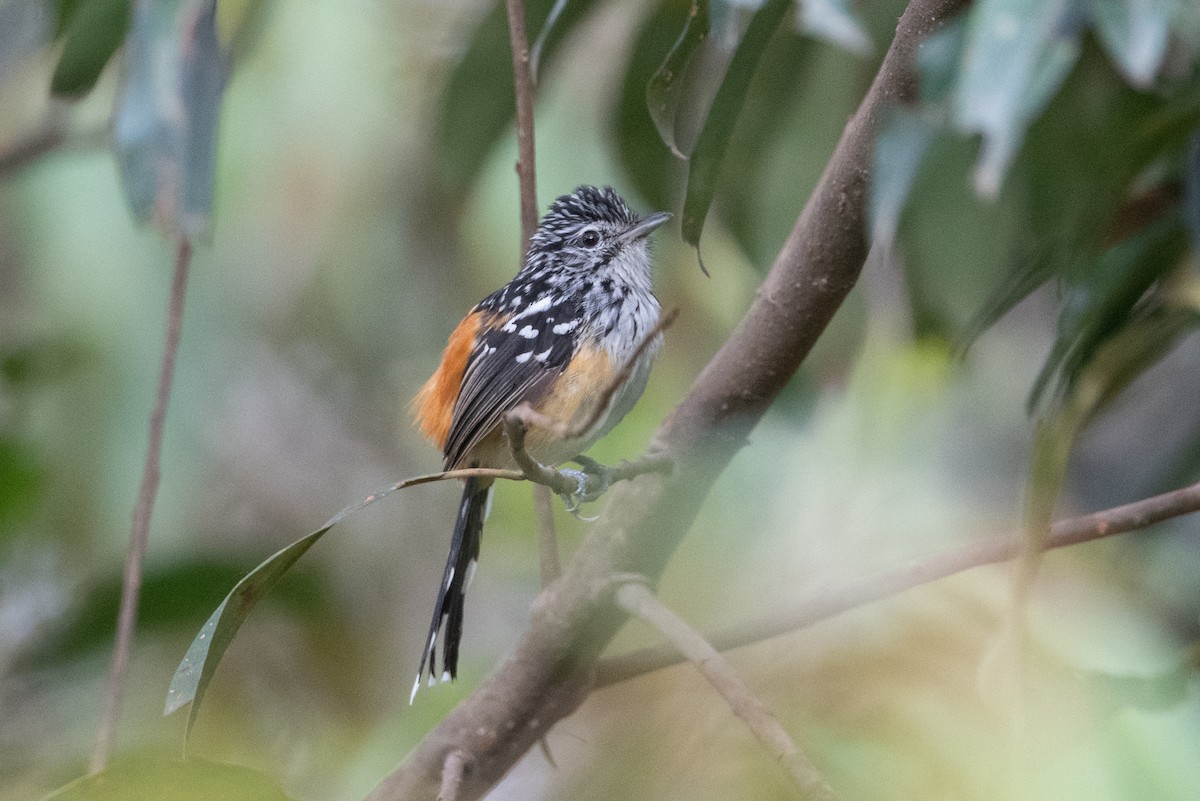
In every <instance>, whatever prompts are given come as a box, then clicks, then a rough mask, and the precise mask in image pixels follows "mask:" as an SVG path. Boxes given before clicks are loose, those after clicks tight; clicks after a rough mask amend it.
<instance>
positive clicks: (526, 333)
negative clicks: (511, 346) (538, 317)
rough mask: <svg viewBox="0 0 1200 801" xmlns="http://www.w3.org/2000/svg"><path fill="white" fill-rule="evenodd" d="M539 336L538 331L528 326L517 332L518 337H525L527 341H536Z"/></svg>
mask: <svg viewBox="0 0 1200 801" xmlns="http://www.w3.org/2000/svg"><path fill="white" fill-rule="evenodd" d="M537 335H538V330H537V329H536V328H534V327H533V326H531V325H527V326H525V327H524V328H522V329H521V330H520V331H518V332H517V336H522V337H525V338H526V339H534V338H535V337H537Z"/></svg>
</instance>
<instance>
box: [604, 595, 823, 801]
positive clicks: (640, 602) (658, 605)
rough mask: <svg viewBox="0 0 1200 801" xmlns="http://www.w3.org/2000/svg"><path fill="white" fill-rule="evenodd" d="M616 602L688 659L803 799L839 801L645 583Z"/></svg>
mask: <svg viewBox="0 0 1200 801" xmlns="http://www.w3.org/2000/svg"><path fill="white" fill-rule="evenodd" d="M639 579H640V577H639ZM616 599H617V604H618V605H619V606H620V607H621V608H622V609H624V610H625V611H626V612H628V613H629V614H631V615H634V616H635V617H638V618H641V619H642V620H643V621H645V622H646V623H648V624H649V625H650V626H652V627H653V628H655V629H656V630H658V632H659V633H660V634H662V635H663V636H664V637H666V638H667V640H668V641H669V642H670V643H671V646H672V647H673V648H674V649H675V650H676V651H678V652H679V654H680V655H681V656H682V657H683V658H684V659H687V660H688V661H689V662H691V663H692V664H693V665H694V666H695V667H696V669H697V670H699V671H700V673H701V674H702V675H703V676H704V678H705V679H707V680H708V683H709V684H711V685H712V687H713V689H714V690H716V691H717V693H718V694H719V695H720V696H721V697H722V698H724V699H725V702H726V703H728V704H729V708H730V709H731V710H732V711H733V714H735V715H737V717H738V718H740V719H741V721H742V722H743V723H745V724H746V727H747V728H749V729H750V731H751V733H752V734H753V735H754V736H755V737H756V738H758V741H759V742H760V743H761V744H762V745H763V747H764V748H766V749H767V750H768V751H769V752H770V753H771V756H773V757H774V758H775V761H776V762H778V763H779V765H780V767H782V768H783V770H784V772H786V773H787V774H788V776H789V777H790V778H791V780H792V781H793V782H795V783H796V786H797V787H798V788H799V789H800V792H801V793H802V794H803V797H804V798H807V799H815V800H816V801H837V796H836V795H834V793H833V790H832V789H830V787H829V785H828V784H826V782H825V780H824V779H823V778H822V777H821V774H820V772H818V771H817V768H816V766H815V765H813V764H812V762H811V761H809V759H808V757H806V756H805V755H804V753H803V752H801V751H800V749H799V747H797V745H796V743H795V742H793V741H792V738H791V737H790V736H789V735H788V733H787V731H786V730H785V729H784V728H783V726H782V725H781V724H780V722H779V721H778V720H777V719H776V717H775V716H774V715H773V714H771V710H769V709H768V708H767V706H766V704H764V703H763V702H762V701H761V700H760V699H759V698H758V696H756V695H755V694H754V693H753V692H752V691H751V690H750V688H749V687H747V686H746V683H745V682H744V681H742V679H741V677H739V676H738V674H737V672H736V671H735V670H734V669H733V666H732V665H730V664H729V662H728V661H726V659H725V657H723V656H721V654H719V653H718V652H717V649H716V648H714V647H713V646H712V645H711V644H709V642H708V641H707V640H705V639H704V637H702V636H700V634H699V632H697V631H696V630H695V629H693V628H692V627H691V626H689V625H688V624H687V623H686V622H685V621H684V620H683V619H682V618H680V617H679V616H678V615H676V614H675V613H674V612H672V611H671V610H670V609H668V608H667V607H666V605H664V604H663V603H662V602H661V601H659V600H658V598H656V597H655V596H654V593H652V592H651V591H650V588H649V586H647V584H646V583H645V581H644V580H632V581H626V582H625V583H623V584H621V586H619V587H618V588H617V592H616Z"/></svg>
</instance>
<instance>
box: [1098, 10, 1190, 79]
mask: <svg viewBox="0 0 1200 801" xmlns="http://www.w3.org/2000/svg"><path fill="white" fill-rule="evenodd" d="M1088 11H1089V13H1090V15H1091V18H1092V25H1093V27H1094V28H1095V30H1096V33H1097V35H1098V36H1099V37H1100V41H1101V42H1103V43H1104V47H1105V49H1107V50H1108V53H1109V55H1110V56H1111V57H1112V59H1113V61H1114V62H1116V64H1117V67H1118V68H1119V69H1120V70H1121V74H1122V75H1123V76H1125V80H1127V81H1129V82H1130V83H1131V84H1133V85H1134V86H1138V87H1142V88H1149V87H1150V85H1151V84H1152V83H1153V82H1154V77H1155V76H1156V75H1157V74H1158V69H1159V67H1160V66H1161V65H1162V60H1163V56H1164V55H1165V54H1166V52H1167V33H1168V21H1169V16H1170V14H1169V10H1168V8H1167V4H1166V3H1165V2H1160V0H1092V2H1091V3H1089V4H1088Z"/></svg>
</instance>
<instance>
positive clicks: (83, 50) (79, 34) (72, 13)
mask: <svg viewBox="0 0 1200 801" xmlns="http://www.w3.org/2000/svg"><path fill="white" fill-rule="evenodd" d="M130 4H131V3H130V0H82V1H81V2H79V3H78V4H77V5H74V6H69V5H66V4H64V6H63V7H62V10H61V11H60V17H59V20H60V24H61V25H64V26H65V35H64V41H63V49H62V54H61V55H60V56H59V57H58V64H57V65H55V67H54V75H53V77H51V79H50V92H51V93H52V94H55V95H59V96H66V97H79V96H82V95H85V94H87V93H88V92H90V91H91V90H92V87H93V86H95V85H96V81H97V80H98V79H99V78H100V73H101V72H102V71H103V70H104V67H105V65H106V64H108V62H109V59H111V58H112V55H113V53H115V52H116V51H117V48H118V47H120V46H121V42H122V41H124V39H125V33H126V31H128V30H129V11H130Z"/></svg>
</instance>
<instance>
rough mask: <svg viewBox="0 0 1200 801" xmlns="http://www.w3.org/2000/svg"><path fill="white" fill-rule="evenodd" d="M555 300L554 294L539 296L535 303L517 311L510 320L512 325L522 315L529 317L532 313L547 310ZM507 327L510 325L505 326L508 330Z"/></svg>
mask: <svg viewBox="0 0 1200 801" xmlns="http://www.w3.org/2000/svg"><path fill="white" fill-rule="evenodd" d="M555 300H556V298H555V297H554V296H553V295H546V296H544V297H540V298H538V299H537V300H535V301H534V302H533V303H530V304H529V305H528V306H526V307H525V308H523V309H521V311H519V312H517V313H516V314H515V315H514V316H513V318H512V320H510V321H509V324H510V325H511V324H512V323H514V322H516V321H517V320H520V319H521V318H522V317H528V316H529V315H531V314H537V313H538V312H542V311H545V310H546V309H548V308H550V306H551V305H552V304H553V303H554V301H555ZM507 329H508V326H505V330H507Z"/></svg>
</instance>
